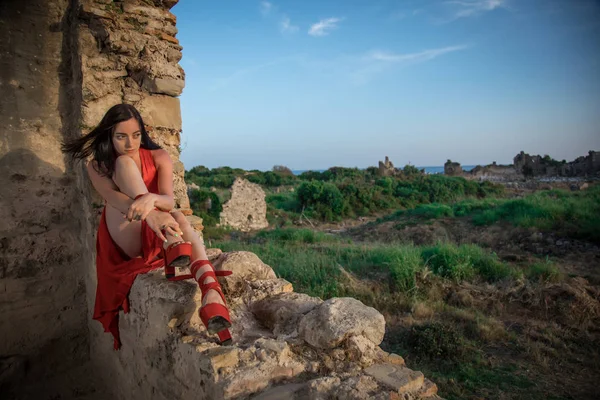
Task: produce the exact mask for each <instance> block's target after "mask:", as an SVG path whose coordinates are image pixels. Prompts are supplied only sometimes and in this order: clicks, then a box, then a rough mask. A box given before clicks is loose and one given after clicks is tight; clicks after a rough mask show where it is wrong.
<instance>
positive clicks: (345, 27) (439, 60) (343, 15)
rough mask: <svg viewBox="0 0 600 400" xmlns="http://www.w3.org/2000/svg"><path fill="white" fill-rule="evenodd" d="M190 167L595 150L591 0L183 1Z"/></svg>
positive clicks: (599, 55) (598, 104)
mask: <svg viewBox="0 0 600 400" xmlns="http://www.w3.org/2000/svg"><path fill="white" fill-rule="evenodd" d="M171 11H172V12H173V13H174V14H175V15H176V16H177V28H178V29H179V33H178V34H177V38H178V39H179V41H180V42H181V44H182V46H183V59H182V60H181V63H180V64H181V66H182V67H183V68H184V70H185V73H186V86H185V89H184V92H183V94H182V95H181V106H182V118H183V135H182V147H183V148H184V150H183V153H182V156H181V158H182V160H183V162H184V164H185V167H186V169H189V168H191V167H193V166H196V165H205V166H207V167H210V168H214V167H217V166H231V167H239V168H244V169H261V170H268V169H271V167H272V166H273V165H286V166H288V167H290V168H291V169H326V168H329V167H332V166H345V167H361V168H364V167H367V166H370V165H377V161H378V160H382V159H383V158H384V156H386V155H387V156H389V157H390V159H391V160H392V161H393V162H394V164H395V165H396V166H404V165H405V164H408V163H411V164H413V165H417V166H431V165H442V164H443V163H444V162H445V161H446V160H447V159H452V160H454V161H458V162H461V163H462V164H464V165H468V164H478V163H491V162H492V161H497V162H498V163H511V162H512V158H513V157H514V155H515V154H517V153H518V152H519V151H520V150H524V151H526V152H529V153H533V154H550V155H551V156H553V157H554V158H557V159H559V160H560V159H567V160H572V159H574V158H575V157H577V156H580V155H585V154H587V152H588V150H600V2H599V1H597V0H518V1H517V0H456V1H454V0H448V1H446V0H418V1H417V0H405V1H400V0H395V1H394V0H360V1H359V0H320V1H313V0H302V1H298V0H297V1H283V0H282V1H277V0H273V1H250V0H222V1H216V2H214V1H213V2H208V1H195V0H180V2H179V4H177V5H176V6H175V7H174V8H173V9H172V10H171Z"/></svg>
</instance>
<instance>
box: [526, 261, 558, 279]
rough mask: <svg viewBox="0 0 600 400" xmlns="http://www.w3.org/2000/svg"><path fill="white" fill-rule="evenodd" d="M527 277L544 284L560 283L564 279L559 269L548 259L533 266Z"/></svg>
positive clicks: (528, 270) (529, 269)
mask: <svg viewBox="0 0 600 400" xmlns="http://www.w3.org/2000/svg"><path fill="white" fill-rule="evenodd" d="M526 276H527V277H528V278H529V279H531V280H536V281H544V282H559V281H560V280H561V279H562V278H563V275H562V273H561V272H560V270H559V269H558V267H557V266H556V265H554V264H553V263H552V262H551V261H550V260H548V259H546V260H545V261H543V262H537V263H535V264H533V265H531V266H530V267H529V268H528V269H527V272H526Z"/></svg>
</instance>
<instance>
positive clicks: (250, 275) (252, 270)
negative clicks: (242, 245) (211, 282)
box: [215, 251, 277, 288]
mask: <svg viewBox="0 0 600 400" xmlns="http://www.w3.org/2000/svg"><path fill="white" fill-rule="evenodd" d="M215 268H216V269H218V270H228V271H232V272H233V275H230V276H228V277H226V278H225V282H226V284H227V286H228V287H229V288H233V287H235V286H237V285H238V284H239V283H240V282H241V281H243V280H256V279H275V278H277V276H276V275H275V272H274V271H273V269H272V268H271V267H269V266H268V265H267V264H265V263H263V262H262V261H261V260H260V258H258V257H257V256H256V254H254V253H250V252H248V251H232V252H230V253H224V254H222V255H221V256H220V257H219V258H218V259H217V260H215Z"/></svg>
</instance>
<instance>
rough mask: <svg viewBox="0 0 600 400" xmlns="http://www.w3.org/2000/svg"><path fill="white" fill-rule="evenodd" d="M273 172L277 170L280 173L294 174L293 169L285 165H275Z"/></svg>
mask: <svg viewBox="0 0 600 400" xmlns="http://www.w3.org/2000/svg"><path fill="white" fill-rule="evenodd" d="M273 172H275V173H276V174H279V175H285V176H294V173H293V172H292V170H291V169H289V168H288V167H286V166H284V165H275V166H274V167H273Z"/></svg>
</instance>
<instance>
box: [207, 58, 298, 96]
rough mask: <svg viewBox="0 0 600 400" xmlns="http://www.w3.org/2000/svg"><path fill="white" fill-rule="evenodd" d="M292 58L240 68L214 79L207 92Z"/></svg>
mask: <svg viewBox="0 0 600 400" xmlns="http://www.w3.org/2000/svg"><path fill="white" fill-rule="evenodd" d="M293 58H294V56H288V57H281V58H277V59H275V60H272V61H268V62H265V63H262V64H256V65H250V66H246V67H243V68H240V69H238V70H236V71H234V72H232V73H231V74H229V75H228V76H225V77H223V78H218V79H216V80H215V81H214V83H213V84H212V85H211V86H210V87H209V88H208V91H209V92H214V91H216V90H218V89H222V88H224V87H226V86H228V85H229V84H230V83H232V82H234V81H239V80H240V79H241V78H243V77H245V76H247V75H251V74H254V73H256V72H258V71H261V70H263V69H266V68H269V67H272V66H274V65H277V64H282V63H285V62H289V61H290V60H292V59H293Z"/></svg>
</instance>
